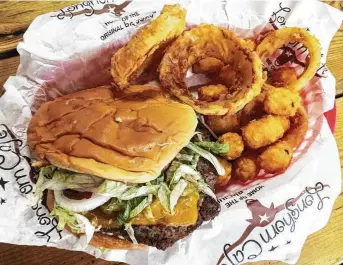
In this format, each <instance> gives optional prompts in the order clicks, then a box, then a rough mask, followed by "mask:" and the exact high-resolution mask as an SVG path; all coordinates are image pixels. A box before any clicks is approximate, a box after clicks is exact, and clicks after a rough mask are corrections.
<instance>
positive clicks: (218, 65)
mask: <svg viewBox="0 0 343 265" xmlns="http://www.w3.org/2000/svg"><path fill="white" fill-rule="evenodd" d="M223 66H224V64H223V62H222V61H220V60H218V59H217V58H214V57H206V58H204V59H201V60H199V61H197V62H196V63H195V64H193V67H192V71H193V73H196V74H210V73H215V72H218V71H220V69H222V68H223Z"/></svg>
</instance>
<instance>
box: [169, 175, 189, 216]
mask: <svg viewBox="0 0 343 265" xmlns="http://www.w3.org/2000/svg"><path fill="white" fill-rule="evenodd" d="M187 185H188V182H187V181H186V180H184V179H180V180H179V182H178V183H177V184H176V185H175V187H174V189H173V190H172V191H171V193H170V212H171V213H172V214H174V208H175V206H176V204H177V201H178V200H179V198H180V197H181V195H182V193H183V191H184V190H185V189H186V187H187Z"/></svg>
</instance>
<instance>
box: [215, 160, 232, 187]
mask: <svg viewBox="0 0 343 265" xmlns="http://www.w3.org/2000/svg"><path fill="white" fill-rule="evenodd" d="M217 159H218V160H219V162H220V164H221V165H222V166H223V167H224V169H225V174H224V175H219V176H218V177H217V180H216V185H219V186H225V185H226V184H228V182H229V180H230V179H231V172H232V164H231V163H230V162H229V161H227V160H226V159H224V158H220V157H217Z"/></svg>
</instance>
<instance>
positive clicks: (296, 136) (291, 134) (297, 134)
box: [282, 106, 308, 147]
mask: <svg viewBox="0 0 343 265" xmlns="http://www.w3.org/2000/svg"><path fill="white" fill-rule="evenodd" d="M307 129H308V118H307V113H306V110H305V108H304V107H303V106H300V107H299V108H298V110H297V112H296V113H295V116H294V117H292V118H291V128H290V129H289V130H288V131H287V132H286V133H285V135H284V137H283V138H282V140H283V141H286V142H287V143H289V144H290V145H291V146H292V147H298V146H299V145H300V144H301V142H302V141H303V139H304V137H305V134H306V132H307Z"/></svg>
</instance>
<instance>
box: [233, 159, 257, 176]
mask: <svg viewBox="0 0 343 265" xmlns="http://www.w3.org/2000/svg"><path fill="white" fill-rule="evenodd" d="M259 171H260V166H259V165H258V163H257V155H256V154H253V153H249V154H243V155H242V156H241V157H239V158H237V159H236V160H235V161H234V162H233V173H232V175H233V177H234V178H236V179H239V180H240V181H242V182H246V181H248V180H251V179H253V178H255V177H256V176H257V174H258V172H259Z"/></svg>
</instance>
